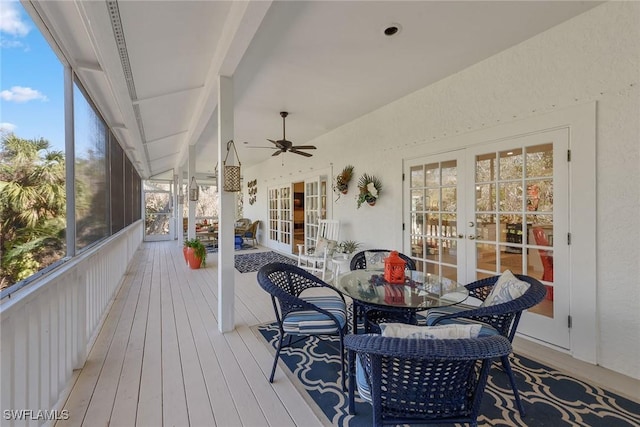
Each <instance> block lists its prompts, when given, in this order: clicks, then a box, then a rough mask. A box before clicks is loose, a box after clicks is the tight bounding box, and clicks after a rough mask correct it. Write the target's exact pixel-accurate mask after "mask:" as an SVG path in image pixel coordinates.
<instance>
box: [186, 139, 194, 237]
mask: <svg viewBox="0 0 640 427" xmlns="http://www.w3.org/2000/svg"><path fill="white" fill-rule="evenodd" d="M188 170H189V173H188V174H187V175H188V179H187V194H186V195H185V198H186V199H187V200H189V225H188V227H187V230H188V231H187V238H188V239H195V238H196V203H197V202H192V201H191V199H190V198H189V186H190V185H191V178H192V177H194V176H196V146H195V145H190V146H189V168H188Z"/></svg>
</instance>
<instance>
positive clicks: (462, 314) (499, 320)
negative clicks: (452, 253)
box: [427, 274, 547, 417]
mask: <svg viewBox="0 0 640 427" xmlns="http://www.w3.org/2000/svg"><path fill="white" fill-rule="evenodd" d="M514 276H516V277H517V278H518V279H520V280H523V281H525V282H527V283H529V285H530V286H529V289H527V290H526V291H525V293H524V294H523V295H521V296H519V297H518V298H515V299H513V300H511V301H509V302H504V303H501V304H495V305H490V306H486V307H482V306H480V307H474V306H468V305H458V306H451V307H443V308H435V309H432V310H429V311H428V312H427V325H429V326H434V325H450V324H453V323H478V322H479V323H483V324H486V325H489V326H491V327H493V328H494V329H495V330H496V331H498V333H500V335H502V336H504V337H506V338H507V339H508V340H509V342H512V341H513V337H514V336H515V334H516V330H517V328H518V323H519V322H520V317H521V316H522V312H523V311H524V310H526V309H528V308H531V307H533V306H535V305H537V304H538V303H540V302H541V301H542V300H543V299H544V297H545V295H546V292H547V291H546V288H545V287H544V285H543V284H542V283H540V282H539V281H538V280H536V279H534V278H533V277H530V276H524V275H521V274H514ZM499 278H500V276H492V277H488V278H486V279H482V280H478V281H476V282H472V283H469V284H468V285H466V288H467V289H468V290H469V297H473V298H477V299H479V300H481V301H484V300H485V299H486V298H487V296H488V295H489V293H491V289H492V288H493V286H494V285H495V283H496V282H497V281H498V279H499ZM501 361H502V366H503V368H504V370H505V372H506V373H507V375H508V376H509V381H510V382H511V388H512V389H513V394H514V397H515V399H516V405H517V406H518V411H519V412H520V415H521V416H523V417H524V416H525V410H524V407H523V406H522V402H521V401H520V394H519V393H518V388H517V386H516V382H515V378H514V377H513V371H512V370H511V363H510V362H509V356H508V355H505V356H502V357H501Z"/></svg>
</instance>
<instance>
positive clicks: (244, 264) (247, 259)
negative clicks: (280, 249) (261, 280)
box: [235, 251, 298, 273]
mask: <svg viewBox="0 0 640 427" xmlns="http://www.w3.org/2000/svg"><path fill="white" fill-rule="evenodd" d="M235 259H236V270H238V271H239V272H240V273H250V272H252V271H258V270H260V267H262V266H263V265H267V264H270V263H272V262H284V263H287V264H293V265H296V264H298V261H297V260H295V259H293V258H289V257H287V256H284V255H280V254H279V253H277V252H272V251H269V252H258V253H255V254H241V255H236V256H235Z"/></svg>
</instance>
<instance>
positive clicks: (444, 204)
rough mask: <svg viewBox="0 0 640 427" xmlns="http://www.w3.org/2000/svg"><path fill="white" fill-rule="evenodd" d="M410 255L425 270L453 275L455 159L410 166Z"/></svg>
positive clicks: (456, 170)
mask: <svg viewBox="0 0 640 427" xmlns="http://www.w3.org/2000/svg"><path fill="white" fill-rule="evenodd" d="M410 173H411V180H410V189H409V192H410V197H411V203H410V209H411V212H410V216H411V235H410V238H411V256H412V257H413V258H414V259H415V261H416V264H417V268H418V270H420V271H424V272H427V273H432V274H438V275H443V274H445V272H446V274H447V277H448V278H450V279H454V280H455V279H457V276H458V275H457V263H458V257H457V251H458V241H457V239H456V234H457V229H458V224H457V218H458V216H457V209H458V200H457V197H458V192H457V183H458V165H457V161H456V160H448V161H445V162H437V163H429V164H425V165H416V166H412V167H411V168H410Z"/></svg>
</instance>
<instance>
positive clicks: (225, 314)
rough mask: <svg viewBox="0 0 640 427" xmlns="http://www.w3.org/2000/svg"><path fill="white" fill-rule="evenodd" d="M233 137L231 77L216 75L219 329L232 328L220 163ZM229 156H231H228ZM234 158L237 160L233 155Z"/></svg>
mask: <svg viewBox="0 0 640 427" xmlns="http://www.w3.org/2000/svg"><path fill="white" fill-rule="evenodd" d="M232 139H233V79H232V78H231V77H225V76H218V159H219V163H218V164H219V165H220V166H219V168H218V186H219V188H220V198H219V203H220V207H219V212H218V221H219V222H218V329H219V330H220V332H228V331H232V330H233V329H234V328H235V324H234V311H235V304H234V301H235V271H234V269H235V260H234V256H235V254H234V238H235V233H234V224H235V220H236V218H235V212H236V210H235V201H236V197H235V196H236V195H235V193H228V192H225V191H224V189H223V183H224V166H223V165H222V160H223V159H224V158H225V156H226V154H227V142H228V141H230V140H232ZM230 157H231V156H230ZM234 161H237V159H235V156H234Z"/></svg>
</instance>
